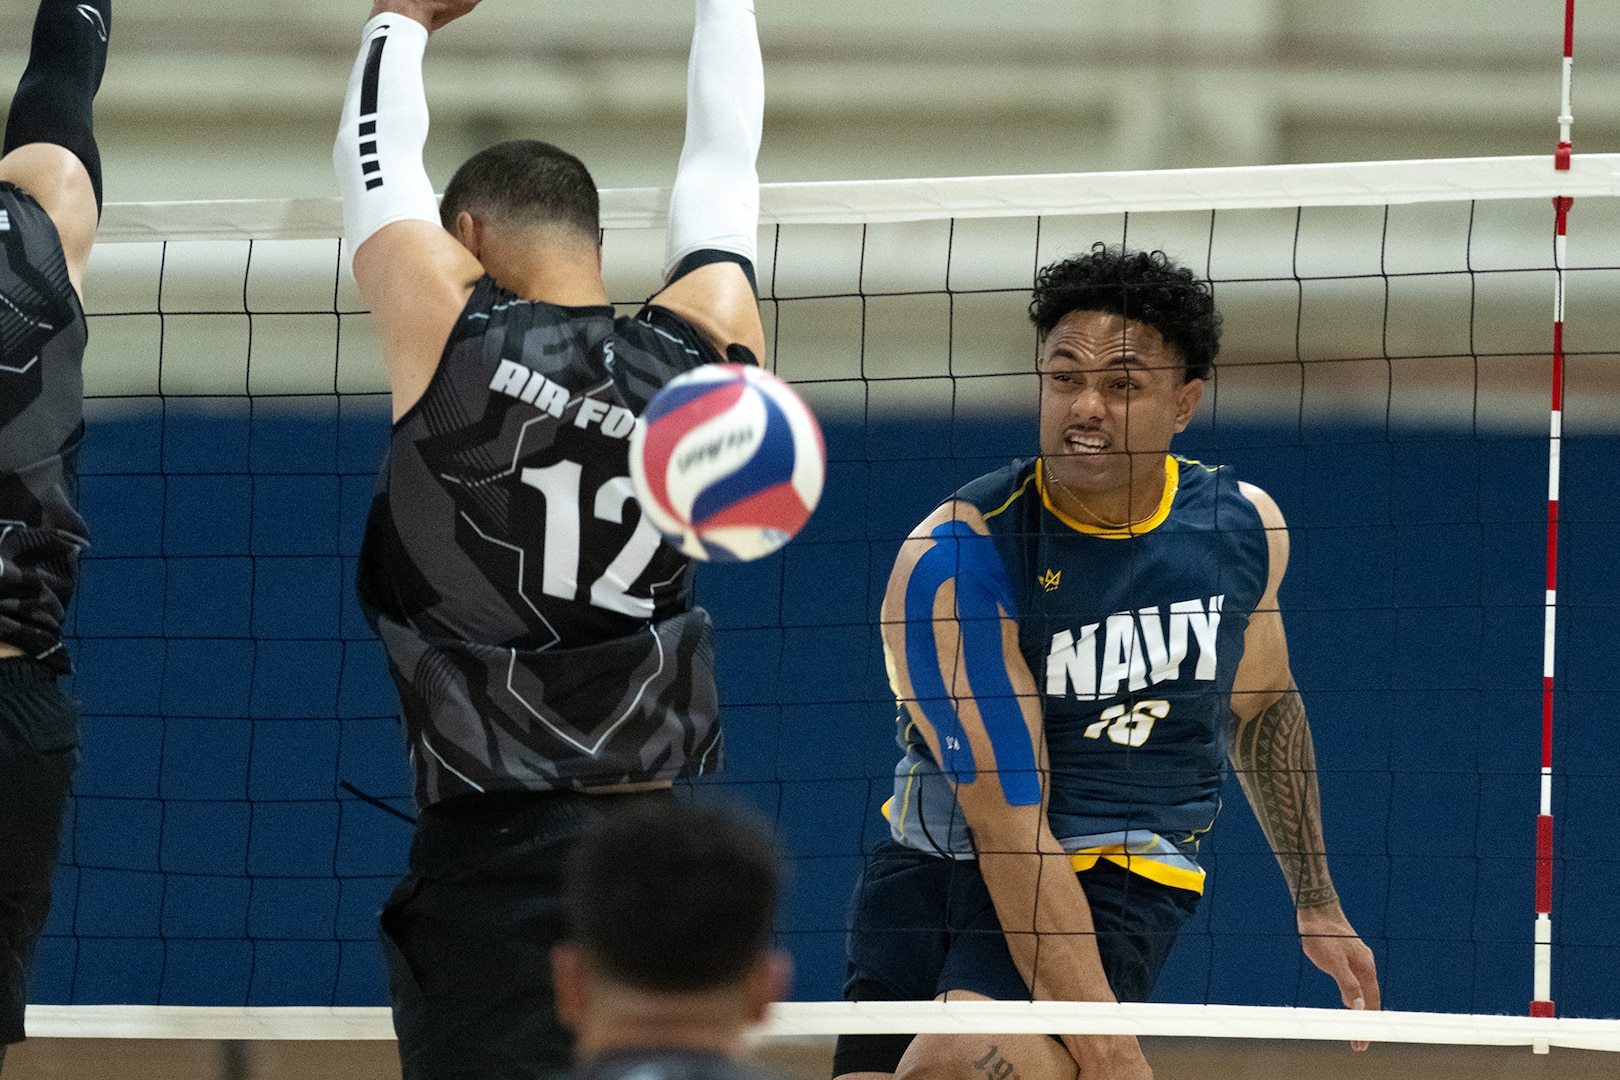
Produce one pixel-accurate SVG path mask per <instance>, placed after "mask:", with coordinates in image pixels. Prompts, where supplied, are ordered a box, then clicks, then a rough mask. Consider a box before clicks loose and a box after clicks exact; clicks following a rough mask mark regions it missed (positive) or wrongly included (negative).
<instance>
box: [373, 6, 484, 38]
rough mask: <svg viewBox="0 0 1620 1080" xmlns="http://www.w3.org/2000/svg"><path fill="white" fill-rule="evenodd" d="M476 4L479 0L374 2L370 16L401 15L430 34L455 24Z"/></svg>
mask: <svg viewBox="0 0 1620 1080" xmlns="http://www.w3.org/2000/svg"><path fill="white" fill-rule="evenodd" d="M478 3H479V0H376V3H374V4H372V6H371V15H372V17H373V18H376V17H377V16H378V15H382V14H384V13H387V12H392V13H394V14H396V15H403V16H405V17H406V18H408V19H415V20H416V21H417V22H419V23H421V24H422V25H423V26H425V27H427V28H428V30H429V31H430V32H431V31H434V30H437V29H439V27H441V26H446V25H448V24H449V23H453V22H455V21H456V20H457V19H459V18H461V17H462V16H463V15H465V14H467V12H469V11H471V10H472V9H473V8H475V7H477V6H478Z"/></svg>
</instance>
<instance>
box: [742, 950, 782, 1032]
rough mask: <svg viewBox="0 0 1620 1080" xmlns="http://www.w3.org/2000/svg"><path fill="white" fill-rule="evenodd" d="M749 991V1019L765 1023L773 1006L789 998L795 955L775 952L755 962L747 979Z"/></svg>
mask: <svg viewBox="0 0 1620 1080" xmlns="http://www.w3.org/2000/svg"><path fill="white" fill-rule="evenodd" d="M744 981H745V983H746V985H747V990H748V1019H749V1021H750V1022H752V1023H755V1024H762V1023H764V1022H765V1018H766V1016H767V1015H768V1014H769V1013H770V1011H771V1006H772V1005H774V1004H775V1003H776V1002H778V1001H782V1000H785V999H786V998H787V993H788V987H789V986H790V985H792V983H793V954H792V953H789V952H782V951H778V950H773V951H771V952H768V953H766V954H765V955H764V956H761V957H760V958H759V959H758V960H757V961H755V963H754V966H753V967H751V968H749V969H748V974H747V976H746V978H745V980H744Z"/></svg>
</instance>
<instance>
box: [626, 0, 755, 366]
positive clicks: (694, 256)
mask: <svg viewBox="0 0 1620 1080" xmlns="http://www.w3.org/2000/svg"><path fill="white" fill-rule="evenodd" d="M764 113H765V69H764V66H763V64H762V62H761V60H760V54H759V32H758V30H757V29H756V27H755V25H754V3H753V0H697V22H696V25H695V26H694V27H693V30H692V55H691V60H690V62H689V64H688V67H687V74H686V144H685V146H684V147H683V148H682V150H681V163H680V167H679V168H678V169H677V171H676V173H675V188H674V190H673V191H672V192H671V194H670V199H669V226H668V232H667V234H666V239H665V245H666V258H665V264H664V278H665V280H666V281H668V282H670V284H669V286H668V287H667V288H665V289H664V290H663V292H661V293H659V294H658V295H657V296H656V297H654V298H653V303H655V304H658V305H659V306H661V307H666V308H668V309H670V310H671V311H674V312H676V313H677V314H679V315H680V316H682V317H683V318H685V319H686V320H687V321H689V322H690V323H692V325H694V326H696V327H697V328H698V329H699V330H701V331H703V333H704V335H705V336H706V337H708V338H709V340H710V341H712V342H713V343H714V345H715V347H716V348H718V349H719V350H720V351H721V352H722V353H725V352H726V351H727V349H728V348H729V347H730V346H731V345H734V344H735V345H741V346H743V347H744V348H746V349H748V350H749V351H750V352H751V353H752V354H753V357H754V359H755V360H760V359H763V357H764V355H765V331H764V328H763V327H762V326H761V325H760V321H759V301H758V298H757V296H756V295H755V288H754V281H753V279H754V261H755V247H756V245H757V242H758V241H757V234H758V231H759V173H758V172H757V171H756V169H755V166H754V161H755V159H756V158H757V157H758V156H759V140H760V130H761V127H762V126H763V123H764Z"/></svg>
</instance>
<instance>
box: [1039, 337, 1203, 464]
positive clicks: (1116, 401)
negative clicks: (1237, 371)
mask: <svg viewBox="0 0 1620 1080" xmlns="http://www.w3.org/2000/svg"><path fill="white" fill-rule="evenodd" d="M1185 371H1186V366H1185V364H1184V363H1183V361H1182V358H1181V356H1180V355H1179V354H1178V353H1177V352H1176V350H1175V349H1174V348H1172V347H1171V346H1170V345H1168V344H1167V343H1166V342H1165V340H1164V338H1163V337H1162V336H1160V334H1159V332H1158V331H1157V330H1155V329H1153V327H1151V326H1148V325H1147V324H1145V323H1140V322H1137V321H1136V320H1134V319H1125V318H1122V317H1120V316H1118V315H1110V314H1105V313H1103V312H1100V311H1071V312H1070V313H1069V314H1067V315H1065V316H1064V317H1063V318H1062V319H1060V320H1058V324H1057V325H1056V326H1054V327H1053V328H1052V332H1051V333H1050V334H1049V335H1047V338H1046V344H1045V346H1044V347H1043V348H1042V350H1041V361H1040V372H1041V454H1042V456H1043V457H1044V458H1045V459H1046V468H1047V469H1049V470H1052V471H1053V472H1054V473H1056V475H1057V478H1058V480H1059V481H1061V483H1062V484H1064V485H1066V486H1067V487H1069V488H1070V489H1072V490H1074V491H1081V492H1088V493H1092V494H1102V493H1104V492H1110V491H1117V490H1120V489H1124V488H1126V487H1128V486H1129V484H1130V482H1131V476H1132V473H1133V471H1135V472H1136V473H1137V474H1138V475H1147V476H1152V475H1155V473H1154V472H1147V473H1145V474H1144V473H1143V470H1149V469H1152V470H1156V469H1157V467H1158V465H1159V463H1160V461H1161V459H1162V458H1163V457H1164V455H1165V454H1166V453H1167V452H1168V451H1169V449H1170V439H1171V437H1172V436H1173V435H1175V434H1177V433H1178V432H1180V431H1181V430H1182V429H1184V428H1185V427H1186V426H1187V423H1188V421H1190V420H1191V419H1192V415H1193V410H1194V409H1195V408H1196V407H1197V405H1198V400H1199V398H1201V397H1202V396H1203V392H1204V383H1203V380H1202V379H1194V380H1192V381H1191V382H1185V381H1183V379H1182V376H1183V374H1184V373H1185Z"/></svg>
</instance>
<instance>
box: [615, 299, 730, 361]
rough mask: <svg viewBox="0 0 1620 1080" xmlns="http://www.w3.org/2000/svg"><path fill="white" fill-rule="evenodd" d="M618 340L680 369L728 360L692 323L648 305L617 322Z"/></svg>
mask: <svg viewBox="0 0 1620 1080" xmlns="http://www.w3.org/2000/svg"><path fill="white" fill-rule="evenodd" d="M614 332H615V334H616V336H618V337H619V338H621V339H623V340H624V341H627V342H629V343H630V344H632V345H635V346H636V347H638V348H640V349H643V350H645V351H646V352H649V353H652V354H653V355H655V356H658V357H660V358H662V359H664V360H666V361H667V362H670V363H673V364H675V365H677V366H678V367H681V368H682V369H684V368H690V367H698V366H700V365H702V364H716V363H720V362H722V361H724V360H725V359H726V358H725V357H724V356H722V355H720V351H719V350H718V349H716V348H715V347H714V343H713V342H711V341H710V340H709V338H708V335H706V334H704V333H703V331H701V330H700V329H698V327H697V326H695V325H693V323H692V322H691V320H689V319H687V318H686V317H685V316H683V315H681V314H679V313H678V312H674V311H671V310H670V309H669V308H666V307H664V306H662V305H660V304H653V303H649V304H645V305H643V306H642V308H641V310H640V311H638V312H636V313H635V315H633V316H620V317H619V318H618V319H616V320H615V321H614Z"/></svg>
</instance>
